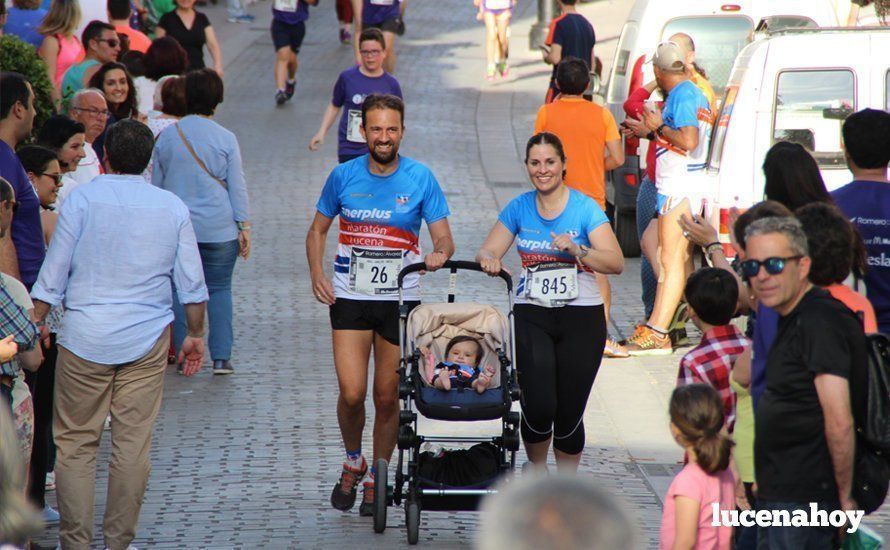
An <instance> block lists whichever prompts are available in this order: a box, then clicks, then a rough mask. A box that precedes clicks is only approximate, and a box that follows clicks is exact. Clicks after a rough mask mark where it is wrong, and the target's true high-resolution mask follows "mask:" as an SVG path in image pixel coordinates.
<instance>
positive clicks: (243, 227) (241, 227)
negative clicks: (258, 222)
mask: <svg viewBox="0 0 890 550" xmlns="http://www.w3.org/2000/svg"><path fill="white" fill-rule="evenodd" d="M237 225H238V231H250V222H238V224H237Z"/></svg>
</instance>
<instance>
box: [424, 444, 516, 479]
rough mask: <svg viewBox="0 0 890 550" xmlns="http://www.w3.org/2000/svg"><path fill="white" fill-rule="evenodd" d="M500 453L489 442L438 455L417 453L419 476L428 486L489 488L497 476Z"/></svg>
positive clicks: (427, 452)
mask: <svg viewBox="0 0 890 550" xmlns="http://www.w3.org/2000/svg"><path fill="white" fill-rule="evenodd" d="M499 459H500V452H499V451H498V448H497V447H496V446H494V445H492V444H491V443H479V444H477V445H473V446H472V447H470V448H469V449H453V450H449V451H444V452H443V453H441V454H440V455H438V456H437V455H434V454H433V453H431V452H429V451H426V452H423V453H420V457H419V460H418V462H419V465H418V472H417V473H418V476H419V477H420V481H421V482H422V484H423V485H425V486H428V487H475V488H483V487H487V486H488V485H490V484H491V483H492V482H493V481H494V480H495V478H497V476H498V474H499V473H500V460H499Z"/></svg>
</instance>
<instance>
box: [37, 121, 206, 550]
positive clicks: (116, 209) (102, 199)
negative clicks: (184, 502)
mask: <svg viewBox="0 0 890 550" xmlns="http://www.w3.org/2000/svg"><path fill="white" fill-rule="evenodd" d="M153 147H154V137H153V136H152V133H151V130H149V129H148V126H145V125H144V124H142V123H140V122H137V121H135V120H121V121H119V122H117V123H116V124H114V125H113V126H111V127H109V128H108V131H107V133H106V139H105V151H106V153H107V155H106V157H105V160H106V165H107V167H108V172H109V173H107V174H103V175H101V176H98V177H97V178H96V179H94V180H93V181H92V182H90V184H89V185H83V186H81V187H79V188H77V189H75V190H74V191H73V192H72V193H71V194H70V195H69V196H68V199H67V200H66V201H65V204H64V205H63V206H62V209H61V213H60V215H59V220H58V223H57V225H56V230H55V233H54V234H53V238H52V242H51V243H50V246H49V250H48V251H47V256H46V261H45V262H44V263H43V267H42V268H41V270H40V274H39V276H38V278H37V283H36V284H35V285H34V289H33V290H32V293H31V294H32V296H33V298H34V303H35V308H34V313H35V316H36V317H37V319H38V320H43V319H44V318H45V317H46V314H47V313H48V312H49V309H50V307H51V306H55V305H58V304H60V303H63V302H64V306H65V321H64V323H63V324H62V327H61V330H60V331H59V335H58V348H59V355H58V360H57V361H58V366H57V370H56V385H55V400H56V401H55V408H54V411H53V413H54V414H53V433H54V439H55V443H56V449H57V453H58V454H57V459H56V494H57V496H58V502H59V513H60V515H61V516H62V518H61V522H60V526H59V538H60V541H61V546H62V548H64V549H66V550H67V549H77V550H80V549H84V550H85V549H87V548H89V547H90V542H91V541H92V539H93V532H92V531H93V510H94V509H93V500H94V494H95V477H96V451H97V450H98V448H99V440H100V438H101V435H102V427H103V424H104V423H105V417H106V415H108V414H109V412H110V413H111V446H112V452H111V464H110V466H109V468H108V496H107V499H106V510H105V521H104V523H103V531H104V535H105V545H106V547H108V548H111V549H113V550H123V549H125V548H127V547H128V546H129V544H130V542H131V541H132V540H133V538H134V536H135V534H136V523H137V521H138V519H139V511H140V508H141V506H142V497H143V495H144V494H145V487H146V485H147V483H148V475H149V472H150V470H151V463H150V461H149V450H150V448H151V431H152V426H153V425H154V422H155V418H156V417H157V414H158V410H159V409H160V406H161V393H162V391H163V386H164V370H165V367H166V366H167V348H168V345H169V342H170V323H172V322H173V293H172V285H173V284H175V285H176V291H177V293H178V296H179V300H180V302H181V303H182V304H184V306H185V312H186V317H187V323H188V336H187V337H186V338H185V340H184V342H183V344H182V346H181V353H180V357H179V360H180V362H181V363H183V374H185V375H186V376H190V375H192V374H194V373H196V372H197V371H198V370H199V369H200V368H201V362H202V360H203V358H204V341H203V339H202V337H203V332H204V311H205V303H206V301H207V287H206V286H205V284H204V272H203V269H202V266H201V256H200V254H199V252H198V243H197V241H196V239H195V231H194V229H193V228H192V223H191V221H190V218H189V210H188V207H186V205H185V204H184V203H183V202H182V201H181V200H180V199H179V198H178V197H177V196H176V195H174V194H173V193H170V192H168V191H164V190H162V189H159V188H157V187H154V186H151V185H146V183H145V180H144V179H143V178H142V176H141V174H142V171H143V170H145V167H146V166H148V162H149V160H150V159H151V153H152V148H153Z"/></svg>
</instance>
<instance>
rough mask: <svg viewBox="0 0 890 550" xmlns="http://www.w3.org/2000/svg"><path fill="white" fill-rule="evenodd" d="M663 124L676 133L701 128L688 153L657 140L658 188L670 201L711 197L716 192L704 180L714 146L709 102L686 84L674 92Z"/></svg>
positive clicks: (665, 108)
mask: <svg viewBox="0 0 890 550" xmlns="http://www.w3.org/2000/svg"><path fill="white" fill-rule="evenodd" d="M662 118H663V120H664V124H665V125H666V126H667V127H668V128H671V129H673V130H679V129H681V128H684V127H686V126H694V127H696V128H698V145H697V146H696V147H695V149H693V150H692V151H686V150H685V149H681V148H680V147H677V146H675V145H673V144H672V143H671V142H669V141H668V140H667V139H665V138H663V137H661V136H657V137H656V138H655V185H656V187H658V192H659V193H661V194H662V195H667V196H669V197H694V198H701V197H708V196H710V195H713V194H714V192H713V189H709V188H708V183H709V180H708V179H707V178H705V177H704V174H705V164H706V163H707V160H708V145H709V144H710V142H711V128H712V125H713V124H712V113H711V108H710V106H709V104H708V99H707V98H706V97H705V94H704V93H702V91H701V89H700V88H699V87H698V86H696V85H695V84H694V83H693V82H692V81H691V80H684V81H683V82H681V83H680V84H677V86H676V87H675V88H674V89H673V90H671V93H670V94H668V98H667V101H665V104H664V111H663V113H662Z"/></svg>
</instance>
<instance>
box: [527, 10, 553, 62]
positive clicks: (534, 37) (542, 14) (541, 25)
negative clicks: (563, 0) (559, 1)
mask: <svg viewBox="0 0 890 550" xmlns="http://www.w3.org/2000/svg"><path fill="white" fill-rule="evenodd" d="M554 13H556V0H538V20H537V21H536V22H535V24H534V25H532V29H531V31H529V33H528V47H529V49H531V50H537V49H538V47H539V46H541V45H543V44H544V41H545V40H547V32H548V31H549V30H550V21H552V20H553V14H554Z"/></svg>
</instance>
